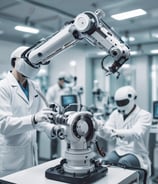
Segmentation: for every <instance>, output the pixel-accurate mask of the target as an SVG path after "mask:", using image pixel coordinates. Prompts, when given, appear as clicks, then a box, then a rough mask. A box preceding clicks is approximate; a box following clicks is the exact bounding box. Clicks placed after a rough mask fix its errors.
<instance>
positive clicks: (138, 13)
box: [111, 9, 147, 20]
mask: <svg viewBox="0 0 158 184" xmlns="http://www.w3.org/2000/svg"><path fill="white" fill-rule="evenodd" d="M146 13H147V12H146V11H145V10H143V9H136V10H131V11H127V12H123V13H118V14H115V15H112V16H111V17H112V18H113V19H116V20H125V19H129V18H133V17H137V16H141V15H145V14H146Z"/></svg>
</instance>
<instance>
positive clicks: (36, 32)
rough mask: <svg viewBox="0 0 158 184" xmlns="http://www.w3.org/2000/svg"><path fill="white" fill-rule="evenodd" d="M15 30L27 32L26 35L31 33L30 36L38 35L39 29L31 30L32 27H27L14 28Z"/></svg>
mask: <svg viewBox="0 0 158 184" xmlns="http://www.w3.org/2000/svg"><path fill="white" fill-rule="evenodd" d="M15 30H17V31H22V32H27V33H32V34H38V33H39V29H36V28H33V27H28V26H15Z"/></svg>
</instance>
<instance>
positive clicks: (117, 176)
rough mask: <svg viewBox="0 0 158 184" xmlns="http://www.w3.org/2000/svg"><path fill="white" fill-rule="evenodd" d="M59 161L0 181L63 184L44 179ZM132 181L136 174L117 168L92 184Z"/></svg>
mask: <svg viewBox="0 0 158 184" xmlns="http://www.w3.org/2000/svg"><path fill="white" fill-rule="evenodd" d="M59 162H60V159H56V160H52V161H49V162H45V163H43V164H40V165H38V166H35V167H32V168H30V169H26V170H23V171H19V172H17V173H14V174H10V175H8V176H5V177H2V178H0V179H3V180H6V181H9V182H13V183H16V184H63V182H59V181H55V180H50V179H47V178H46V177H45V171H46V170H47V169H48V168H50V167H54V166H55V165H58V164H59ZM134 180H137V183H139V181H138V173H137V172H136V171H133V170H127V169H123V168H117V167H111V166H110V167H108V172H107V175H106V176H105V177H103V178H101V179H100V180H98V181H96V182H94V183H95V184H118V183H119V184H128V183H130V182H132V181H134Z"/></svg>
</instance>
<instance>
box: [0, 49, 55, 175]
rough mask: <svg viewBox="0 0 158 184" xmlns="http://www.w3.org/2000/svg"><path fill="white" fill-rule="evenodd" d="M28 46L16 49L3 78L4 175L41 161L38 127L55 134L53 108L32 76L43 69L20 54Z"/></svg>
mask: <svg viewBox="0 0 158 184" xmlns="http://www.w3.org/2000/svg"><path fill="white" fill-rule="evenodd" d="M27 48H28V47H25V46H21V47H19V48H17V49H16V50H15V51H13V53H12V54H11V65H12V67H13V68H12V71H9V72H8V74H7V76H6V77H5V78H4V79H3V80H1V81H0V177H2V176H5V175H7V174H11V173H13V172H16V171H19V170H22V169H26V168H29V167H31V166H34V165H36V164H37V144H36V130H41V131H45V133H46V134H47V135H49V136H51V131H52V126H51V124H50V123H49V121H50V118H52V111H51V109H50V108H46V107H44V106H45V105H44V103H43V101H42V98H41V97H40V95H39V93H38V92H37V89H38V88H37V86H36V85H35V83H33V81H32V80H31V79H29V77H33V75H36V74H37V72H38V70H39V69H35V68H32V67H31V66H29V65H28V64H27V63H25V62H24V60H23V59H22V58H21V57H20V56H21V53H22V52H24V51H25V50H26V49H27Z"/></svg>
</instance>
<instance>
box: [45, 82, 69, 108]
mask: <svg viewBox="0 0 158 184" xmlns="http://www.w3.org/2000/svg"><path fill="white" fill-rule="evenodd" d="M65 94H68V92H67V89H66V88H60V87H59V84H58V83H57V84H54V85H53V86H51V87H50V88H48V91H47V94H46V99H47V102H48V103H49V104H52V103H57V104H58V105H62V104H61V96H62V95H65Z"/></svg>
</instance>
